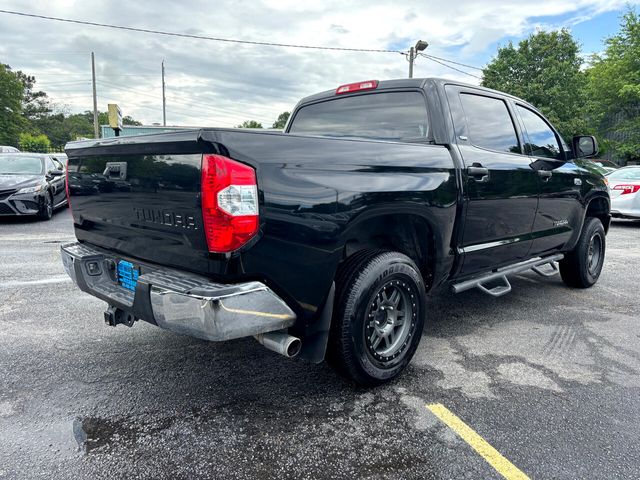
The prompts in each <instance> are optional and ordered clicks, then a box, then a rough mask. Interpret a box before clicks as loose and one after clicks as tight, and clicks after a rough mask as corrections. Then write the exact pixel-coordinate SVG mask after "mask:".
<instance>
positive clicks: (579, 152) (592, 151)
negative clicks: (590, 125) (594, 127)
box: [573, 135, 598, 158]
mask: <svg viewBox="0 0 640 480" xmlns="http://www.w3.org/2000/svg"><path fill="white" fill-rule="evenodd" d="M573 152H574V154H575V156H576V158H584V157H593V156H594V155H597V154H598V142H597V140H596V137H594V136H592V135H578V136H575V137H573Z"/></svg>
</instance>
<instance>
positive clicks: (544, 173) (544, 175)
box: [538, 170, 553, 182]
mask: <svg viewBox="0 0 640 480" xmlns="http://www.w3.org/2000/svg"><path fill="white" fill-rule="evenodd" d="M538 175H540V176H541V177H542V179H543V180H544V181H545V182H546V181H548V180H549V179H550V178H551V176H552V175H553V172H552V171H550V170H538Z"/></svg>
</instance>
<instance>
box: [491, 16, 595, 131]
mask: <svg viewBox="0 0 640 480" xmlns="http://www.w3.org/2000/svg"><path fill="white" fill-rule="evenodd" d="M578 53H579V46H578V44H577V42H576V41H575V40H574V39H573V37H572V36H571V33H569V31H568V30H565V29H563V30H560V31H554V32H544V31H541V32H538V33H535V34H532V35H530V36H529V38H527V39H525V40H522V41H521V42H520V43H519V44H518V46H517V47H515V46H514V45H513V43H512V42H509V45H507V46H506V47H502V48H499V49H498V54H497V55H496V57H495V58H494V59H493V60H492V61H491V62H490V63H489V64H488V65H487V66H486V67H485V68H484V69H483V72H482V73H483V79H482V85H483V86H485V87H489V88H494V89H496V90H501V91H503V92H507V93H510V94H512V95H515V96H517V97H520V98H523V99H524V100H526V101H528V102H529V103H531V104H533V105H534V106H536V107H537V108H539V109H540V111H542V113H544V114H545V116H546V117H547V118H548V119H549V120H550V121H551V123H553V124H554V126H555V127H556V128H558V130H560V133H561V134H562V135H563V136H564V137H565V138H570V137H572V136H573V135H577V134H581V133H585V131H586V130H585V128H586V122H585V120H584V99H585V97H584V87H585V83H586V78H585V74H584V73H583V72H581V70H580V67H581V65H582V62H583V60H582V58H580V56H579V54H578Z"/></svg>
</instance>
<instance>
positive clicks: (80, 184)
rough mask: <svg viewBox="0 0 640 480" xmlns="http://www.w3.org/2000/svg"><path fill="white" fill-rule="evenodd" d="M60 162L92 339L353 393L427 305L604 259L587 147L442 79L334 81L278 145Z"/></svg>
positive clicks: (107, 146) (580, 283) (267, 135)
mask: <svg viewBox="0 0 640 480" xmlns="http://www.w3.org/2000/svg"><path fill="white" fill-rule="evenodd" d="M66 153H67V155H68V157H69V163H68V168H67V172H68V173H67V175H68V182H67V185H68V193H69V194H70V195H69V202H70V205H71V208H72V212H73V222H74V227H75V234H76V237H77V242H76V243H72V244H69V245H64V246H62V247H61V253H62V261H63V264H64V267H65V269H66V271H67V273H68V274H69V275H70V277H71V278H72V279H73V281H74V282H75V283H76V284H77V286H78V287H79V288H80V289H81V290H83V291H84V292H87V293H89V294H91V295H93V296H95V297H98V298H100V299H102V300H104V301H105V302H106V303H107V307H106V311H105V314H104V318H105V321H106V323H107V324H108V325H111V326H115V325H118V324H123V325H127V326H132V325H133V324H134V323H135V322H137V321H139V320H143V321H145V322H148V323H151V324H154V325H157V326H158V327H161V328H164V329H167V330H171V331H173V332H176V333H179V334H185V335H190V336H193V337H197V338H200V339H206V340H210V341H216V342H217V341H225V340H230V339H236V338H241V337H250V336H252V337H255V338H256V339H257V340H258V341H259V342H260V343H261V344H263V345H264V346H265V347H267V348H269V349H271V350H273V351H275V352H278V353H280V354H282V355H285V356H287V357H293V356H296V355H298V356H299V357H300V358H304V359H306V360H308V361H310V362H321V361H323V360H325V359H326V360H327V361H328V363H329V364H330V365H332V366H333V367H334V368H335V369H336V370H337V371H338V372H339V373H341V374H343V375H344V376H346V377H348V378H350V379H352V380H353V381H354V382H355V383H357V384H361V385H365V386H374V385H379V384H381V383H384V382H387V381H389V380H391V379H393V378H395V377H397V376H398V375H399V374H400V372H401V371H402V370H403V369H404V368H405V367H406V366H407V365H408V363H409V362H410V360H411V357H412V356H413V354H414V352H415V351H416V348H417V347H418V344H419V342H420V339H421V337H422V331H423V325H424V324H425V322H428V321H429V320H431V318H432V317H431V315H432V314H431V312H430V309H429V300H428V294H429V296H431V295H432V294H436V293H437V292H442V291H443V289H450V290H451V291H453V292H455V293H459V292H463V291H466V290H469V289H472V288H477V289H480V290H481V291H483V292H484V293H486V294H488V295H493V296H496V297H498V296H501V295H504V294H506V293H508V292H509V291H510V290H511V285H510V283H509V280H508V277H509V276H510V275H513V274H517V273H521V272H524V271H526V270H533V271H535V272H537V273H539V274H540V275H544V276H549V275H553V274H555V273H558V272H559V274H560V275H561V277H562V280H563V281H564V283H565V284H566V285H567V286H569V287H575V288H586V287H590V286H592V285H593V284H594V283H595V282H596V281H597V280H598V277H599V275H600V272H601V269H602V265H603V262H604V257H605V235H606V232H607V230H608V227H609V222H610V205H609V196H608V191H607V184H606V181H605V179H604V178H603V176H602V175H601V174H599V173H598V172H597V171H596V170H595V169H594V168H593V167H591V166H589V162H588V161H586V160H584V159H585V158H586V157H589V156H593V155H595V154H597V144H596V142H595V139H594V138H593V137H590V136H579V137H575V138H573V139H572V142H571V144H570V145H568V144H567V143H565V141H564V140H563V138H562V137H561V136H560V134H559V133H558V131H557V130H556V129H555V128H554V127H553V125H552V124H551V123H550V122H549V121H548V120H547V119H546V118H545V117H544V116H543V115H542V114H541V113H540V112H539V111H538V110H536V108H534V107H533V106H531V105H529V104H528V103H527V102H525V101H523V100H521V99H519V98H515V97H513V96H510V95H507V94H504V93H501V92H497V91H494V90H489V89H486V88H481V87H478V86H472V85H465V84H462V83H458V82H454V81H450V80H442V79H431V78H429V79H408V80H407V79H405V80H389V81H381V82H378V81H375V80H372V81H365V82H358V83H353V84H348V85H342V86H340V87H338V88H337V89H335V90H330V91H326V92H322V93H319V94H316V95H312V96H310V97H307V98H304V99H303V100H301V101H300V102H299V103H298V104H297V105H296V107H295V109H294V110H293V112H292V114H291V117H290V119H289V121H288V124H287V126H286V128H285V130H284V131H283V132H274V131H255V130H242V129H227V128H202V129H197V130H189V131H186V130H185V131H179V132H174V133H161V134H154V135H142V136H129V137H116V138H110V139H98V140H86V141H81V142H72V143H69V144H68V145H67V146H66ZM116 170H117V172H116V173H117V175H114V174H113V172H114V171H116ZM88 182H89V183H91V185H94V184H95V185H97V187H96V188H84V184H88ZM76 183H77V185H76ZM533 293H534V292H532V294H533Z"/></svg>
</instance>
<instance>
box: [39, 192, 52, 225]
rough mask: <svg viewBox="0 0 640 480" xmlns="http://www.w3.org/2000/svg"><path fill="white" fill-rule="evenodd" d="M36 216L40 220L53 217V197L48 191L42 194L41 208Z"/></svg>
mask: <svg viewBox="0 0 640 480" xmlns="http://www.w3.org/2000/svg"><path fill="white" fill-rule="evenodd" d="M38 216H39V217H40V218H41V219H42V220H51V217H53V197H52V196H51V193H50V192H49V193H47V194H46V195H45V196H44V203H43V205H42V210H40V213H39V214H38Z"/></svg>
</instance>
